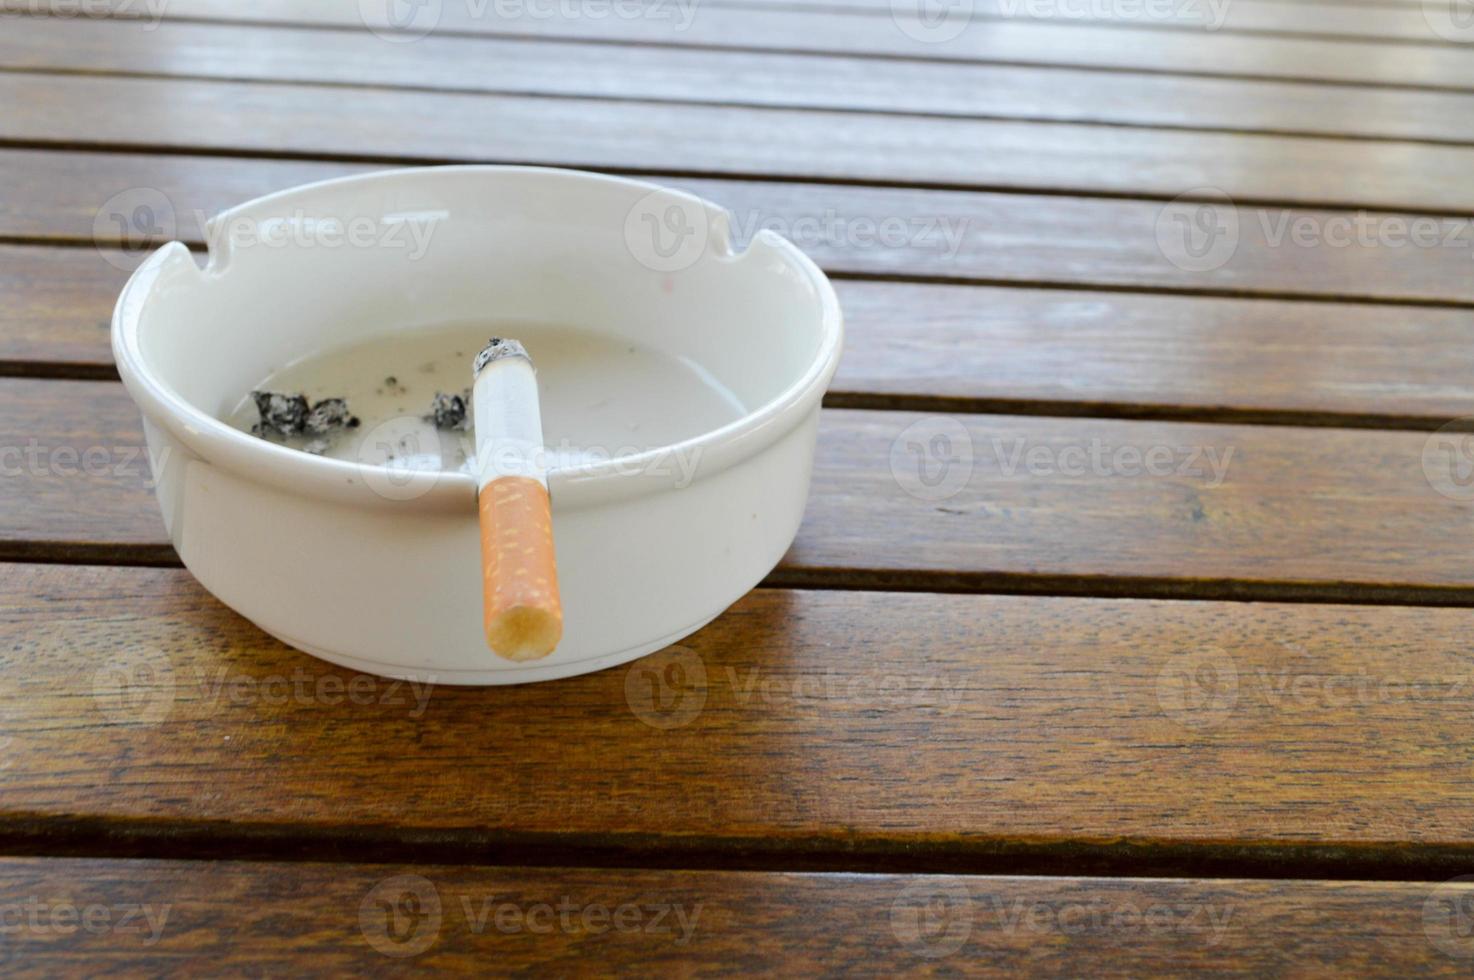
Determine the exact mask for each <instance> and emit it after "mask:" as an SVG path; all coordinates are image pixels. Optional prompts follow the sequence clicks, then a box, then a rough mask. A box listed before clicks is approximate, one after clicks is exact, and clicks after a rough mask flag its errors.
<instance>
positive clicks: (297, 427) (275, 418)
mask: <svg viewBox="0 0 1474 980" xmlns="http://www.w3.org/2000/svg"><path fill="white" fill-rule="evenodd" d="M251 397H252V398H253V399H255V401H256V411H257V412H258V413H260V415H261V421H260V422H257V423H256V425H255V426H254V427H252V429H251V431H252V432H254V433H256V435H258V436H259V435H278V436H291V435H296V434H297V433H299V432H301V431H302V427H303V426H305V425H306V424H307V413H308V411H310V410H309V409H308V407H307V396H305V395H283V394H281V393H280V392H276V391H253V392H251Z"/></svg>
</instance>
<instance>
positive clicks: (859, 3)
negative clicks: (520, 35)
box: [3, 0, 1451, 45]
mask: <svg viewBox="0 0 1474 980" xmlns="http://www.w3.org/2000/svg"><path fill="white" fill-rule="evenodd" d="M54 5H55V7H56V8H57V9H59V10H61V11H62V12H63V15H65V14H66V12H68V11H71V10H74V9H75V8H74V6H73V5H70V4H67V3H65V0H56V2H55V4H54ZM3 6H5V7H9V8H11V9H17V10H40V9H44V8H45V7H46V6H47V5H46V4H44V3H35V2H31V0H5V3H4V5H3ZM917 6H918V5H915V4H909V5H907V4H898V5H896V7H895V8H893V7H892V4H891V2H890V0H839V2H835V3H827V4H826V3H822V2H819V3H813V2H805V3H795V2H793V0H707V2H705V3H702V4H700V5H699V6H698V5H695V4H690V5H688V6H686V7H680V8H676V5H675V4H673V3H666V4H663V5H657V4H653V3H652V4H650V5H648V7H647V11H646V12H644V13H641V14H640V15H638V16H630V15H629V14H625V15H624V16H622V17H620V16H615V15H611V14H610V12H609V8H608V7H607V6H603V5H598V4H588V5H586V6H585V5H581V4H577V3H574V4H569V5H564V6H560V7H557V8H556V9H557V10H559V11H560V12H561V11H564V10H572V11H573V13H572V14H571V15H564V16H562V17H557V16H549V13H548V11H549V10H551V9H554V8H552V7H551V6H543V7H538V6H534V5H530V4H529V5H525V6H519V5H508V6H506V7H497V6H496V5H494V4H445V5H443V6H442V7H438V8H434V12H433V14H432V13H431V12H430V11H425V12H424V13H422V14H421V15H420V16H421V17H422V18H423V19H415V20H413V21H411V22H410V23H409V24H408V26H409V27H410V28H411V29H412V30H414V31H415V32H416V33H423V31H424V30H426V29H429V28H430V27H432V26H433V28H434V29H435V30H437V31H454V32H473V33H495V32H499V31H501V30H505V29H506V28H507V26H508V25H509V24H515V25H519V26H520V24H521V23H523V22H525V21H529V20H542V21H551V20H559V19H563V20H570V21H578V20H584V19H591V20H606V21H612V20H628V21H631V22H637V21H640V20H651V21H656V22H659V23H660V24H661V27H662V29H663V30H664V31H669V30H671V27H672V22H674V23H675V24H679V25H684V26H681V27H679V28H678V29H679V30H681V31H685V30H689V28H690V26H692V25H694V24H695V23H697V22H700V21H701V20H702V19H703V18H704V17H708V16H710V15H711V14H712V12H713V11H719V10H724V11H727V12H730V13H732V14H735V15H738V16H743V17H752V16H755V15H758V14H761V13H762V12H764V10H765V8H766V9H767V10H768V11H771V12H774V13H778V14H781V15H782V16H784V17H792V16H793V14H794V13H795V12H802V11H804V10H805V9H807V10H809V11H812V12H813V13H815V14H817V15H818V16H819V17H822V18H824V19H825V20H827V21H841V20H846V19H849V20H857V21H859V20H864V19H867V18H868V19H870V20H879V19H880V18H882V17H883V18H884V21H883V25H884V27H885V28H887V29H892V30H894V29H895V21H894V20H893V19H892V18H893V16H894V17H895V18H896V19H900V20H915V19H916V18H915V16H914V11H916V10H917ZM107 8H120V9H121V10H122V11H123V13H124V14H125V15H126V16H129V17H131V18H135V19H143V20H146V21H150V22H154V21H156V20H157V19H158V17H159V14H158V13H157V8H148V7H146V6H144V5H141V4H139V3H136V2H129V0H104V2H98V3H92V4H89V5H88V8H87V9H88V11H89V12H90V13H91V14H92V15H93V16H96V15H97V14H99V13H101V12H102V11H103V10H105V9H107ZM164 9H165V11H166V14H165V16H170V17H184V16H190V17H200V16H203V17H206V18H209V19H229V20H244V21H247V22H261V21H267V22H277V23H280V22H286V23H310V24H318V25H330V26H340V27H350V28H358V29H361V28H363V27H364V26H365V25H366V24H367V25H369V26H372V27H374V28H376V29H384V28H387V27H390V26H391V25H392V24H393V23H394V22H392V21H391V20H390V19H389V14H390V12H389V10H387V9H379V8H377V7H360V5H358V4H356V3H351V2H349V0H336V2H330V3H315V4H311V5H302V4H296V3H293V2H292V0H267V2H258V3H254V4H252V5H251V6H250V7H249V8H236V9H231V5H229V4H228V3H225V2H224V0H176V2H171V3H170V4H168V5H167V7H165V8H164ZM623 9H625V10H630V9H633V8H632V7H631V6H628V5H627V6H626V7H625V8H623ZM893 9H897V10H899V11H901V13H898V14H894V15H893ZM1435 9H1436V8H1435ZM693 10H694V12H695V15H694V16H691V13H690V12H691V11H693ZM504 11H505V13H504ZM649 11H654V13H650V12H649ZM966 12H967V14H968V23H967V25H966V29H965V31H964V33H965V34H966V33H984V32H986V31H988V30H990V29H992V28H993V27H995V26H996V25H1001V24H1010V23H1040V24H1048V25H1056V26H1067V27H1071V28H1074V29H1076V30H1085V31H1092V32H1095V33H1101V34H1109V33H1111V32H1113V31H1120V30H1123V29H1127V28H1130V27H1132V26H1133V25H1135V26H1137V27H1141V28H1145V29H1147V30H1150V31H1152V32H1155V33H1161V34H1166V35H1167V38H1168V39H1171V38H1176V37H1183V36H1194V35H1205V34H1206V35H1210V36H1212V35H1215V34H1218V33H1224V34H1229V35H1242V36H1249V37H1258V36H1266V35H1267V36H1288V37H1322V38H1350V39H1372V40H1378V41H1389V40H1391V41H1410V42H1416V43H1420V44H1433V45H1448V44H1449V43H1451V42H1450V41H1449V39H1446V38H1444V37H1441V36H1440V35H1439V34H1438V33H1437V32H1436V31H1435V30H1434V28H1433V26H1432V25H1431V24H1430V23H1429V21H1428V20H1427V19H1425V18H1424V17H1423V15H1422V10H1421V9H1419V8H1416V7H1381V6H1371V5H1365V6H1363V5H1332V4H1324V5H1313V6H1311V5H1295V4H1284V3H1280V2H1278V0H1232V2H1228V3H1223V2H1219V3H1216V4H1212V3H1208V2H1207V0H1201V2H1196V3H1187V2H1183V3H1177V4H1171V5H1166V4H1115V5H1107V4H1084V3H1032V4H1031V3H1028V2H1026V0H1020V2H1017V3H1012V2H1010V0H977V2H975V3H973V4H971V5H970V6H969V7H968V8H966ZM932 13H933V15H935V13H936V12H932ZM432 17H433V19H431V18H432ZM402 18H403V14H401V19H402ZM790 24H792V28H791V29H792V30H793V33H794V36H796V37H802V34H801V33H800V32H799V30H798V25H797V24H793V22H792V21H790Z"/></svg>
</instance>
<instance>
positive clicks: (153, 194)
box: [0, 150, 1474, 315]
mask: <svg viewBox="0 0 1474 980" xmlns="http://www.w3.org/2000/svg"><path fill="white" fill-rule="evenodd" d="M0 167H3V168H4V170H5V172H6V174H7V175H8V176H9V177H10V179H11V181H12V184H11V186H13V187H15V188H16V192H15V193H14V194H13V195H10V197H9V199H8V200H6V201H5V202H4V203H0V235H8V236H11V237H13V238H23V239H27V240H32V239H39V240H62V241H68V242H74V243H75V242H79V241H80V242H86V243H93V242H94V241H96V242H98V243H101V244H103V245H112V244H117V243H120V242H123V241H125V239H124V238H122V237H120V232H119V228H118V224H117V218H124V219H126V218H127V217H128V216H129V215H130V214H131V213H132V208H133V206H134V204H135V203H137V202H138V201H139V200H148V201H152V202H154V204H155V205H156V209H157V224H158V226H160V227H161V228H162V229H163V231H164V234H163V235H155V236H152V238H153V240H162V239H165V238H169V237H179V238H182V239H184V240H186V241H189V242H191V243H196V244H199V243H202V242H203V241H204V237H205V236H204V233H203V231H202V230H201V225H202V224H203V222H204V220H205V219H206V218H207V217H208V216H210V215H213V214H215V213H216V212H218V211H220V210H223V209H225V208H227V207H230V206H233V205H235V204H239V203H241V202H242V201H245V200H248V199H250V198H253V197H256V196H259V195H261V194H265V193H269V192H272V191H277V190H281V189H283V188H287V187H291V186H294V185H297V184H301V183H306V182H309V181H313V180H321V179H324V178H327V177H334V176H341V175H344V174H351V173H363V172H367V171H370V170H374V169H381V168H379V167H375V166H374V165H369V164H345V163H320V162H308V161H283V160H235V159H219V158H210V157H192V156H174V155H150V154H133V153H120V154H99V153H73V152H57V151H39V150H26V151H21V150H0ZM650 179H651V180H654V181H656V182H658V183H663V184H669V185H672V186H677V187H681V188H684V189H687V190H690V191H692V192H693V193H696V194H699V195H702V196H704V197H708V198H710V199H712V200H714V201H716V202H718V203H720V204H722V205H724V206H726V207H727V208H728V209H729V210H731V212H732V214H733V219H732V220H733V227H734V229H735V233H736V237H737V238H738V239H739V241H741V240H746V239H747V238H749V237H751V235H752V234H754V233H755V232H756V231H757V230H758V229H760V228H765V227H766V228H772V229H775V230H778V231H780V232H782V233H784V234H786V235H787V236H788V237H790V238H791V239H792V240H793V241H795V242H796V243H797V244H798V245H799V247H801V248H803V249H804V250H805V251H806V252H808V253H809V254H810V255H811V256H813V257H814V259H815V260H816V261H818V262H819V263H820V264H821V265H823V266H824V268H825V269H827V270H829V271H831V272H837V273H842V274H848V275H857V276H866V277H870V276H883V277H892V276H903V277H909V278H924V279H928V280H942V281H949V282H950V281H961V282H982V283H1012V284H1018V285H1038V284H1049V285H1071V286H1098V287H1111V288H1127V289H1149V290H1171V291H1182V292H1212V293H1215V294H1220V295H1224V294H1227V295H1248V296H1261V297H1287V296H1288V297H1301V296H1303V297H1315V298H1320V299H1357V300H1378V301H1396V302H1415V303H1454V304H1460V305H1471V304H1474V280H1471V278H1470V277H1469V276H1468V274H1467V273H1468V265H1469V256H1470V255H1471V254H1474V226H1471V225H1470V223H1469V222H1468V221H1467V220H1465V219H1462V218H1433V217H1422V218H1418V217H1416V216H1409V215H1397V214H1390V215H1378V214H1366V213H1361V212H1347V211H1315V210H1306V209H1297V208H1284V207H1252V206H1240V207H1237V208H1230V207H1229V206H1228V205H1227V204H1225V203H1223V202H1222V200H1221V199H1217V198H1212V197H1211V196H1210V197H1208V198H1205V199H1204V201H1203V202H1201V203H1200V204H1195V203H1180V204H1177V205H1171V206H1166V205H1163V204H1162V203H1160V202H1152V201H1121V200H1100V199H1085V198H1070V197H1058V196H1052V195H1028V194H992V193H980V192H969V191H927V190H913V189H903V188H887V187H850V186H842V185H833V184H812V183H790V182H769V181H728V180H701V179H694V178H686V177H671V176H664V175H659V174H656V175H652V176H651V177H650ZM140 195H146V196H144V197H140ZM158 195H162V201H161V200H160V199H159V197H158ZM1195 221H1197V222H1202V223H1204V224H1206V225H1207V226H1210V227H1212V228H1214V229H1217V230H1218V232H1219V233H1221V236H1220V237H1216V238H1215V239H1214V241H1215V242H1217V243H1218V244H1216V245H1212V246H1210V247H1209V249H1208V250H1207V251H1205V252H1204V254H1203V260H1201V261H1200V260H1198V259H1195V258H1194V257H1193V256H1192V254H1191V253H1190V252H1189V251H1188V250H1187V248H1188V246H1192V247H1194V248H1200V247H1201V246H1203V245H1205V244H1207V243H1208V240H1207V239H1206V238H1202V237H1201V236H1198V237H1193V236H1195V235H1197V233H1196V232H1194V231H1192V230H1191V229H1192V228H1195V227H1198V225H1195V224H1192V222H1195ZM1183 222H1189V224H1187V225H1184V224H1183ZM127 223H128V222H127V221H126V220H125V224H127ZM1415 231H1416V233H1417V236H1418V237H1417V238H1416V239H1415V238H1414V232H1415ZM149 237H150V236H147V235H145V234H143V233H142V232H140V231H138V230H136V229H134V228H132V227H131V225H130V227H129V234H128V237H127V239H126V240H127V241H131V242H132V244H134V245H135V246H141V245H142V244H143V243H144V242H145V241H146V240H148V239H149ZM1407 315H1411V314H1407Z"/></svg>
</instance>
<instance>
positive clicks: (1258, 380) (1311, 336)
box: [0, 158, 1474, 429]
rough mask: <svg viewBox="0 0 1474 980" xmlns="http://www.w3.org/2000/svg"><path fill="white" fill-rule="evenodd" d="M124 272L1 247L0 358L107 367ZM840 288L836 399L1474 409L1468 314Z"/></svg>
mask: <svg viewBox="0 0 1474 980" xmlns="http://www.w3.org/2000/svg"><path fill="white" fill-rule="evenodd" d="M165 159H174V158H165ZM221 191H222V193H228V192H229V187H228V185H226V186H225V187H222V188H221ZM123 276H124V272H123V271H121V270H120V269H117V268H115V267H113V266H111V265H109V264H108V263H107V261H105V260H104V258H103V257H102V256H101V255H99V254H98V253H97V252H95V251H93V250H92V249H87V248H47V247H36V246H15V245H12V246H5V245H0V297H3V298H4V312H3V313H0V369H3V370H6V371H8V372H10V373H13V374H14V373H20V374H61V373H65V374H69V375H72V376H82V377H96V376H104V375H107V376H110V375H111V374H112V371H113V368H112V351H111V349H110V347H109V343H108V323H109V320H110V317H111V312H112V306H113V303H114V302H115V300H116V297H117V292H118V290H119V289H120V288H121V285H122V280H123ZM836 286H837V288H838V290H839V295H840V301H841V304H842V305H843V307H844V310H845V315H846V332H847V334H848V343H847V344H846V349H845V354H844V357H843V359H842V360H841V362H840V367H839V372H838V374H837V375H836V377H835V380H834V382H833V383H832V384H831V386H830V396H829V400H830V403H831V404H835V405H841V406H850V407H861V406H864V407H912V408H917V407H921V408H927V407H930V408H933V409H937V408H940V409H946V410H954V409H956V410H967V411H975V412H976V411H983V412H1000V411H1001V412H1024V413H1029V414H1071V415H1082V414H1096V415H1111V416H1122V417H1152V416H1155V417H1163V418H1179V419H1188V420H1191V419H1198V420H1213V421H1267V422H1276V423H1278V422H1292V423H1300V424H1336V425H1350V426H1380V427H1408V428H1425V429H1426V428H1436V427H1437V426H1440V425H1442V424H1444V423H1445V422H1447V421H1449V420H1451V419H1455V418H1458V417H1461V416H1465V415H1474V384H1471V382H1470V378H1471V377H1474V353H1471V350H1474V344H1471V341H1474V334H1471V331H1474V328H1471V327H1470V324H1469V321H1468V315H1467V314H1466V313H1464V312H1461V311H1456V310H1439V309H1432V308H1422V307H1388V306H1365V305H1352V304H1339V303H1302V302H1281V301H1273V300H1239V299H1213V298H1207V297H1196V298H1188V297H1177V296H1160V295H1153V294H1129V293H1102V292H1090V291H1082V290H1052V289H1051V290H1039V289H1014V288H994V287H965V286H939V285H929V284H908V283H896V282H863V281H862V282H855V281H840V282H838V283H836Z"/></svg>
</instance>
